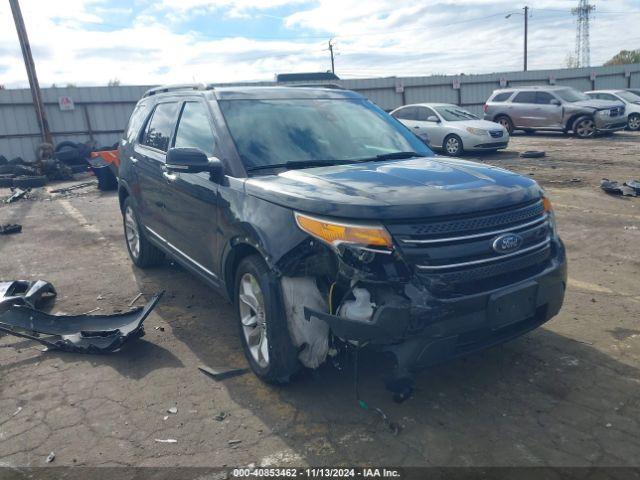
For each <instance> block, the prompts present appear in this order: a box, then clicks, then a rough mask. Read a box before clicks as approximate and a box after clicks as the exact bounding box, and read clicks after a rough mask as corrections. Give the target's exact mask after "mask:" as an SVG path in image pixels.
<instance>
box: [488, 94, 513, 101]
mask: <svg viewBox="0 0 640 480" xmlns="http://www.w3.org/2000/svg"><path fill="white" fill-rule="evenodd" d="M512 94H513V92H502V93H499V94H497V95H496V96H495V97H493V98H492V99H491V101H492V102H506V101H507V100H508V99H509V97H510V96H511V95H512Z"/></svg>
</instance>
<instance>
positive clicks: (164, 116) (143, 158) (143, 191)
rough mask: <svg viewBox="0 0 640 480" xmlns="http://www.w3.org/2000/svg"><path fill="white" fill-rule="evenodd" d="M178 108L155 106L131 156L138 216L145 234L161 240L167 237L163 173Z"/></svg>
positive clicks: (170, 104)
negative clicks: (136, 187) (135, 183)
mask: <svg viewBox="0 0 640 480" xmlns="http://www.w3.org/2000/svg"><path fill="white" fill-rule="evenodd" d="M179 108H180V103H179V102H178V101H177V100H173V101H171V100H167V101H164V100H163V101H162V102H160V103H158V104H157V105H156V106H155V108H154V110H153V113H152V114H151V117H149V120H148V121H147V125H146V127H145V130H144V133H143V134H142V137H141V140H140V142H139V143H137V144H136V145H135V147H134V149H133V150H134V151H133V154H132V162H133V160H134V159H135V162H134V163H135V168H136V171H137V173H138V175H137V177H138V185H139V189H140V190H139V193H138V196H137V198H138V215H140V217H141V220H142V223H143V224H144V225H145V227H146V228H147V230H149V231H150V232H151V234H152V235H155V236H157V237H161V238H165V237H166V236H167V235H168V233H169V226H168V224H167V221H166V204H167V202H168V197H167V196H168V195H170V192H169V191H168V189H167V180H166V178H165V177H164V175H163V173H164V171H163V170H164V164H165V159H166V154H167V150H168V149H169V145H170V144H171V139H172V136H173V132H174V129H175V124H176V120H177V118H178V111H179Z"/></svg>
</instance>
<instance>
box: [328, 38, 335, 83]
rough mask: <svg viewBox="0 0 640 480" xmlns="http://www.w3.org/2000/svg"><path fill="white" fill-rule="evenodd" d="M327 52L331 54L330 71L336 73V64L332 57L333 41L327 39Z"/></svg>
mask: <svg viewBox="0 0 640 480" xmlns="http://www.w3.org/2000/svg"><path fill="white" fill-rule="evenodd" d="M329 53H330V55H331V73H333V74H334V75H335V74H336V64H335V62H334V59H333V43H331V40H329Z"/></svg>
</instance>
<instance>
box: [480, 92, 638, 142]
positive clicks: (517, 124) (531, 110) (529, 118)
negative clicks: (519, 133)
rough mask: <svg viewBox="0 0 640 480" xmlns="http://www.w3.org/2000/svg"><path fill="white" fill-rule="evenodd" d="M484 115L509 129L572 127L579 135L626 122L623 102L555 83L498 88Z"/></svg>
mask: <svg viewBox="0 0 640 480" xmlns="http://www.w3.org/2000/svg"><path fill="white" fill-rule="evenodd" d="M484 119H485V120H491V121H494V122H497V123H499V124H500V125H502V126H503V127H505V128H506V129H507V130H508V131H509V133H511V132H513V130H524V131H525V132H527V133H533V132H535V131H536V130H552V131H553V130H555V131H561V132H570V131H572V132H573V133H574V134H575V135H576V136H577V137H580V138H589V137H593V136H595V135H596V134H598V133H606V132H615V131H617V130H623V129H624V128H626V126H627V115H626V113H625V106H624V103H622V102H609V101H605V100H595V99H593V98H590V97H589V96H588V95H585V94H584V93H582V92H579V91H578V90H575V89H573V88H569V87H556V86H535V87H518V88H506V89H500V90H495V91H494V92H493V94H492V95H491V97H490V98H489V100H487V103H486V104H485V106H484Z"/></svg>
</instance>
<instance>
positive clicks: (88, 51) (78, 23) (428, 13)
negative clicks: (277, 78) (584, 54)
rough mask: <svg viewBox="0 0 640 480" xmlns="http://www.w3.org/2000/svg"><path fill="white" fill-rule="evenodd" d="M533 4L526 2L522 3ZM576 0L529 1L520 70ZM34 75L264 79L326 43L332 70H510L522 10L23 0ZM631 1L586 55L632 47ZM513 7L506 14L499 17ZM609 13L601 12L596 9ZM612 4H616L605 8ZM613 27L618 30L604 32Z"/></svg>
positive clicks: (12, 46)
mask: <svg viewBox="0 0 640 480" xmlns="http://www.w3.org/2000/svg"><path fill="white" fill-rule="evenodd" d="M531 3H534V2H531ZM575 3H576V2H575V0H537V1H536V2H535V3H534V6H533V8H532V16H531V18H530V22H529V35H530V36H529V66H530V68H531V69H540V68H557V67H563V66H564V63H565V58H566V55H567V53H570V52H573V49H574V42H575V19H574V17H572V15H571V14H570V13H569V12H570V9H571V8H572V7H574V6H575ZM21 5H22V10H23V14H24V17H25V22H26V25H27V29H28V33H29V37H30V40H31V44H32V49H33V52H34V57H35V60H36V66H37V70H38V75H39V77H40V83H41V84H42V85H43V86H47V85H50V84H51V83H56V84H65V83H74V84H77V85H96V84H98V85H99V84H105V83H106V81H107V78H106V77H105V75H104V72H105V71H108V72H109V75H108V77H109V78H113V77H117V78H119V79H120V81H121V82H122V83H123V84H158V83H165V82H167V83H174V82H187V81H194V80H195V81H203V82H216V83H220V82H231V81H247V80H271V79H273V77H274V74H275V73H283V72H290V71H298V72H299V71H324V70H327V69H328V68H329V67H330V62H329V54H328V52H327V50H326V48H327V45H326V42H327V41H328V39H329V38H330V37H334V38H335V42H336V49H335V51H336V54H337V56H336V68H337V73H338V74H339V75H340V76H343V77H347V78H348V77H365V76H393V75H395V76H414V75H429V74H435V73H438V74H440V73H462V72H465V73H483V72H492V71H513V70H519V69H520V68H521V65H522V30H523V28H522V19H523V17H522V14H521V13H522V11H521V9H520V6H519V5H518V6H514V4H513V2H512V1H511V0H435V1H429V2H425V1H424V0H403V1H402V2H398V1H394V0H369V1H367V2H363V1H362V0H159V1H158V0H155V1H152V0H134V1H133V2H129V1H125V0H110V1H107V0H67V1H65V2H64V6H61V4H60V2H51V1H49V0H22V1H21ZM638 11H639V9H638V3H637V0H607V2H606V3H605V2H602V1H600V2H597V10H596V14H595V17H594V21H593V23H592V27H591V39H592V41H591V45H592V63H593V64H602V63H603V62H604V61H605V60H607V59H608V58H610V57H611V56H613V55H614V54H615V53H617V52H618V51H619V50H621V49H623V48H626V49H633V48H638V46H640V33H636V31H637V30H636V26H637V24H638V22H640V15H639V14H638ZM508 12H513V13H514V14H513V15H512V16H511V18H509V19H506V18H504V17H505V14H506V13H508ZM605 12H609V13H605ZM616 12H623V13H616ZM612 32H620V34H618V35H615V34H612ZM0 63H1V64H2V65H5V68H4V69H3V70H2V71H0V84H6V85H8V86H26V85H27V80H26V75H25V73H24V65H23V63H22V56H21V53H20V47H19V45H18V42H17V38H16V32H15V26H14V25H13V19H12V16H11V12H10V10H9V5H8V2H0Z"/></svg>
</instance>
